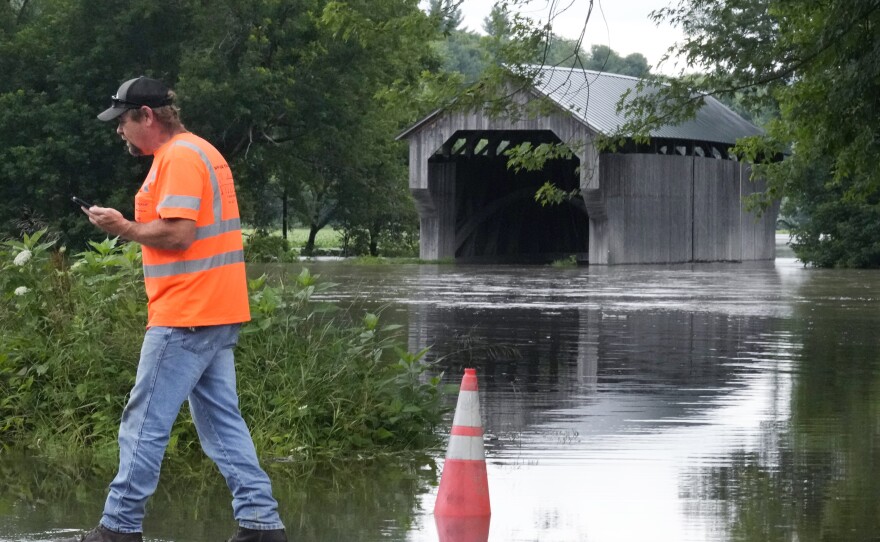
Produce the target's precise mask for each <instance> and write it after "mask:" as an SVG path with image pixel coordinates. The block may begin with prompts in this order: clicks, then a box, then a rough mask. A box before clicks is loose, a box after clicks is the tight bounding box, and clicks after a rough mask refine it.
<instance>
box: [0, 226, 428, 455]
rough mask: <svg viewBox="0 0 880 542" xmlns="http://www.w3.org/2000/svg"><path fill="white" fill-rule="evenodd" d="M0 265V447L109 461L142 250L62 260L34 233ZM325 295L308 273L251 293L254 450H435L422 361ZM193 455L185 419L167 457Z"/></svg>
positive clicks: (129, 368)
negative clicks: (322, 300)
mask: <svg viewBox="0 0 880 542" xmlns="http://www.w3.org/2000/svg"><path fill="white" fill-rule="evenodd" d="M0 262H2V264H0V295H2V296H3V297H4V303H3V305H2V306H0V328H2V329H3V330H4V331H3V333H2V334H0V445H2V446H3V447H5V448H8V449H20V450H29V451H34V450H37V451H39V452H40V453H42V454H46V455H49V456H64V455H66V454H81V453H82V452H86V453H87V454H90V455H94V456H95V457H98V458H106V459H107V460H115V456H116V434H117V430H118V424H119V417H120V415H121V412H122V408H123V406H124V404H125V400H126V398H127V392H128V391H129V389H130V388H131V386H132V384H133V382H134V375H135V371H136V366H137V360H138V357H139V350H140V343H141V341H142V338H143V333H144V322H145V321H146V299H145V297H144V294H143V285H142V269H141V263H140V251H139V248H138V247H137V245H135V244H131V243H129V244H117V243H116V241H114V240H107V241H105V242H103V243H95V244H93V245H92V249H91V250H89V251H86V252H83V253H81V254H77V255H74V256H72V257H69V256H68V255H67V254H65V253H64V250H63V248H62V249H59V250H56V249H55V248H54V244H53V243H52V242H51V241H46V234H45V232H39V233H37V234H35V235H34V236H26V237H25V239H24V240H23V241H21V242H19V241H12V242H7V243H4V244H3V245H2V246H0ZM331 287H332V285H330V284H325V283H320V282H319V281H318V280H317V277H315V276H312V275H311V274H310V273H309V272H308V270H305V269H304V270H303V272H302V273H301V274H300V275H299V276H298V277H297V278H296V280H295V281H293V282H292V283H290V284H287V283H283V282H270V281H269V280H268V279H266V278H265V277H261V278H259V279H256V280H253V281H251V282H250V284H249V288H250V295H251V312H252V321H251V322H249V323H247V324H246V325H245V326H244V327H243V328H242V334H241V341H240V344H239V347H238V349H237V350H236V367H237V371H238V379H239V382H238V386H239V395H240V403H241V409H242V413H243V414H244V416H245V418H246V420H247V421H248V423H249V425H250V428H251V432H252V435H253V437H254V441H255V443H256V445H257V449H258V450H259V451H260V452H261V453H262V454H263V455H265V456H269V457H274V458H322V457H324V458H336V457H347V456H348V457H351V456H379V455H383V454H387V453H395V452H399V451H405V450H418V449H423V448H424V447H427V446H431V445H433V444H436V440H435V439H436V437H435V435H434V428H435V426H436V425H437V424H438V423H439V422H440V421H441V418H442V415H443V410H444V407H443V406H442V401H441V397H440V390H439V387H438V383H439V376H435V377H433V378H430V377H428V376H427V373H426V370H427V369H428V365H427V364H426V363H425V362H424V361H423V359H422V356H423V355H424V353H425V352H424V351H422V352H418V353H410V352H407V351H406V350H405V349H404V348H402V347H401V346H400V344H399V340H398V338H397V335H396V333H397V327H396V326H382V325H380V319H379V317H378V316H377V315H374V314H367V315H365V316H364V318H363V320H362V321H359V322H356V321H351V320H350V319H348V318H347V317H346V316H345V315H344V314H343V313H342V311H338V310H336V308H335V307H334V306H332V305H326V304H319V303H316V302H313V301H312V299H311V298H312V295H313V294H314V293H315V292H319V291H322V290H326V289H328V288H331ZM184 411H185V409H184ZM199 449H200V447H199V445H198V438H197V436H196V432H195V428H194V426H193V424H192V422H191V420H190V418H189V416H188V414H186V413H185V414H184V415H183V416H182V417H181V419H179V420H178V423H177V424H176V425H175V426H174V429H173V431H172V435H171V441H170V442H169V446H168V456H169V457H171V458H187V457H190V456H192V455H194V454H195V455H198V454H200V452H199V451H198V450H199Z"/></svg>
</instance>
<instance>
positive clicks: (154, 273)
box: [144, 250, 244, 279]
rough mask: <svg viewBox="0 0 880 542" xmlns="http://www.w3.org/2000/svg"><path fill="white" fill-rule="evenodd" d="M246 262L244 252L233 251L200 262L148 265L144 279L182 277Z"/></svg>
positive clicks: (202, 259) (145, 265)
mask: <svg viewBox="0 0 880 542" xmlns="http://www.w3.org/2000/svg"><path fill="white" fill-rule="evenodd" d="M242 262H244V251H243V250H233V251H230V252H224V253H223V254H217V255H215V256H209V257H207V258H201V259H199V260H184V261H181V262H171V263H162V264H153V265H147V264H144V277H145V278H149V279H156V278H161V277H170V276H172V275H182V274H185V273H197V272H199V271H207V270H209V269H214V268H217V267H222V266H224V265H231V264H235V263H242Z"/></svg>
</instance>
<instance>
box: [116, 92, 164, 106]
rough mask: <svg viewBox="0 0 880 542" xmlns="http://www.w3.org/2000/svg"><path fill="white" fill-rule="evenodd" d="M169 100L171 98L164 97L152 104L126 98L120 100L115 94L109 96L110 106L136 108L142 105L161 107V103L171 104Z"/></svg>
mask: <svg viewBox="0 0 880 542" xmlns="http://www.w3.org/2000/svg"><path fill="white" fill-rule="evenodd" d="M171 102H172V100H171V99H169V98H165V99H164V100H160V101H159V102H157V103H152V104H150V103H136V102H129V101H126V100H121V99H119V98H117V97H116V95H115V94H114V95H113V96H110V104H111V107H114V108H125V109H138V108H140V107H143V106H147V107H162V106H163V105H171Z"/></svg>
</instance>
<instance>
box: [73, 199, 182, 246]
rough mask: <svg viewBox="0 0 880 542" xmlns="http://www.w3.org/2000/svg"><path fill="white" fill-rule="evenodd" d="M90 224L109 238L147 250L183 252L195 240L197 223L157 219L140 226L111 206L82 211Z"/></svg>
mask: <svg viewBox="0 0 880 542" xmlns="http://www.w3.org/2000/svg"><path fill="white" fill-rule="evenodd" d="M83 211H84V212H85V213H86V214H87V215H89V221H90V222H91V223H92V224H94V225H95V226H97V227H99V228H101V229H102V230H104V231H105V232H107V233H109V234H110V235H116V236H119V237H122V238H124V239H128V240H130V241H134V242H136V243H140V244H142V245H147V246H148V247H153V248H158V249H164V250H186V249H187V248H189V246H190V245H191V244H193V242H194V241H195V240H196V222H195V220H188V219H186V218H159V219H156V220H153V221H151V222H146V223H143V224H141V223H139V222H133V221H131V220H127V219H126V218H125V217H124V216H122V213H120V212H119V211H117V210H116V209H112V208H110V207H98V206H92V207H91V208H89V209H85V208H83Z"/></svg>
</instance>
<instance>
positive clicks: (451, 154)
mask: <svg viewBox="0 0 880 542" xmlns="http://www.w3.org/2000/svg"><path fill="white" fill-rule="evenodd" d="M524 142H529V143H531V144H532V145H533V146H537V145H540V144H541V143H559V142H560V140H559V138H558V137H556V135H555V134H553V132H551V131H546V130H542V131H458V132H456V133H455V134H453V136H452V137H451V138H450V139H449V140H448V141H447V142H446V143H445V144H444V145H443V146H442V147H441V148H440V149H439V150H438V151H437V152H436V153H435V154H434V156H432V157H431V159H430V160H429V162H430V163H434V164H441V163H442V164H447V165H454V168H453V169H454V172H455V174H454V175H455V179H454V189H453V190H452V191H451V192H452V193H453V194H454V213H453V214H454V217H455V218H454V222H455V227H454V230H455V242H454V247H455V252H454V253H455V259H456V261H461V262H479V263H510V262H517V263H546V262H551V261H554V260H559V259H565V258H571V257H574V258H575V259H577V260H578V261H581V262H586V261H587V256H588V254H589V219H588V216H587V212H586V208H585V206H584V204H583V200H582V198H581V197H580V196H577V197H575V198H573V199H571V200H570V201H567V202H565V203H563V204H560V205H548V206H542V205H541V204H540V203H538V202H537V201H535V194H536V193H537V191H538V189H539V188H540V187H541V186H542V185H543V184H544V183H546V182H548V181H549V182H552V183H553V184H555V185H556V186H557V187H558V188H560V189H562V190H564V191H567V192H569V191H572V190H574V189H576V188H578V187H579V185H580V182H579V173H578V166H579V160H578V159H577V158H576V157H572V158H570V159H554V160H549V161H547V163H546V164H545V165H544V168H543V169H542V170H540V171H526V170H521V171H515V170H514V169H509V168H508V166H507V160H508V157H507V156H506V155H505V151H506V150H508V149H510V148H512V147H514V146H517V145H520V144H522V143H524Z"/></svg>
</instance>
